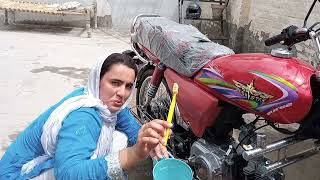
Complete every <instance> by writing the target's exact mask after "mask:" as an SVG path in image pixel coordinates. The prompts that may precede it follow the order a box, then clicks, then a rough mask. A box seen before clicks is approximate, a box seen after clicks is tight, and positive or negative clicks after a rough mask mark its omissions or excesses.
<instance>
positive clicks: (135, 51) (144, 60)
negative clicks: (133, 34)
mask: <svg viewBox="0 0 320 180" xmlns="http://www.w3.org/2000/svg"><path fill="white" fill-rule="evenodd" d="M131 49H132V51H133V52H134V53H135V54H136V56H138V58H139V59H140V60H141V61H142V62H144V63H148V62H149V61H148V60H146V59H145V58H143V57H142V56H140V54H139V53H138V51H137V50H136V49H135V48H134V47H133V43H131Z"/></svg>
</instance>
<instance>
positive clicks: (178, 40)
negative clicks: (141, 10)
mask: <svg viewBox="0 0 320 180" xmlns="http://www.w3.org/2000/svg"><path fill="white" fill-rule="evenodd" d="M133 31H134V33H135V41H136V42H137V43H140V44H141V45H143V46H144V47H145V48H147V49H148V50H149V51H150V52H151V53H153V54H154V55H155V56H156V57H157V58H158V59H159V60H160V61H161V62H163V63H164V64H165V65H166V66H168V67H170V68H172V69H174V70H175V71H177V72H178V73H179V74H182V75H184V76H187V77H192V76H193V75H194V74H195V73H196V72H197V71H198V70H200V69H201V68H202V67H203V66H204V65H205V64H207V63H208V62H209V61H211V60H212V59H215V58H217V57H220V56H224V55H229V54H234V52H233V50H231V49H230V48H228V47H226V46H223V45H220V44H218V43H214V42H212V41H210V40H209V39H208V38H207V37H206V36H205V35H204V34H202V33H201V32H200V31H199V30H198V29H197V28H195V27H194V26H192V25H186V24H179V23H176V22H174V21H172V20H170V19H167V18H165V17H139V18H137V20H136V22H135V24H134V26H133Z"/></svg>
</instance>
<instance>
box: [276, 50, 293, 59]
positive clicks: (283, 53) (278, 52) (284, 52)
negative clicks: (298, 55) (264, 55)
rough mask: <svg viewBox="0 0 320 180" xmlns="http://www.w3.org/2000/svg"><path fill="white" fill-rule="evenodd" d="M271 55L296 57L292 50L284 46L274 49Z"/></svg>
mask: <svg viewBox="0 0 320 180" xmlns="http://www.w3.org/2000/svg"><path fill="white" fill-rule="evenodd" d="M271 55H272V56H275V57H279V58H291V57H294V54H293V53H292V51H289V50H288V49H283V48H276V49H272V51H271Z"/></svg>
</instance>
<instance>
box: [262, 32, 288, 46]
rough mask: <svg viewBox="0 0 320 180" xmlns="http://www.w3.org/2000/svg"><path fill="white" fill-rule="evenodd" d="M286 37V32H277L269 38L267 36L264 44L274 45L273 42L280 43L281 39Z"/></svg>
mask: <svg viewBox="0 0 320 180" xmlns="http://www.w3.org/2000/svg"><path fill="white" fill-rule="evenodd" d="M285 39H286V34H284V33H281V34H278V35H275V36H273V37H271V38H268V39H267V40H266V41H265V42H264V44H265V45H266V46H271V45H274V44H277V43H280V42H281V41H284V40H285Z"/></svg>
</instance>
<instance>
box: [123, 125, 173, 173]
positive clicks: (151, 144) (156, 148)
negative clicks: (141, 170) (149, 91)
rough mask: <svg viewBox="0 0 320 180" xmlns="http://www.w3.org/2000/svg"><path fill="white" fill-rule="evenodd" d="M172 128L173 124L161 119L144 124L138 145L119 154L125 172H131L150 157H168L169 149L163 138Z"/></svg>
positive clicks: (139, 134) (140, 131)
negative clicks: (130, 170) (131, 169)
mask: <svg viewBox="0 0 320 180" xmlns="http://www.w3.org/2000/svg"><path fill="white" fill-rule="evenodd" d="M171 127H172V124H169V123H168V122H167V121H163V120H159V119H156V120H153V121H150V122H148V123H146V124H144V125H143V126H142V127H141V129H140V130H139V133H138V139H137V143H136V144H135V145H133V146H132V147H128V148H125V149H123V150H121V151H120V152H119V161H120V164H121V167H122V168H123V169H124V170H129V169H130V168H131V167H132V166H134V165H135V164H137V163H138V162H139V161H140V160H142V159H144V158H146V157H147V156H148V155H149V156H151V157H152V158H156V159H160V158H162V157H168V152H167V148H166V147H165V146H164V145H163V143H164V141H163V138H164V135H165V130H166V129H167V128H171ZM170 133H171V131H170Z"/></svg>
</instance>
